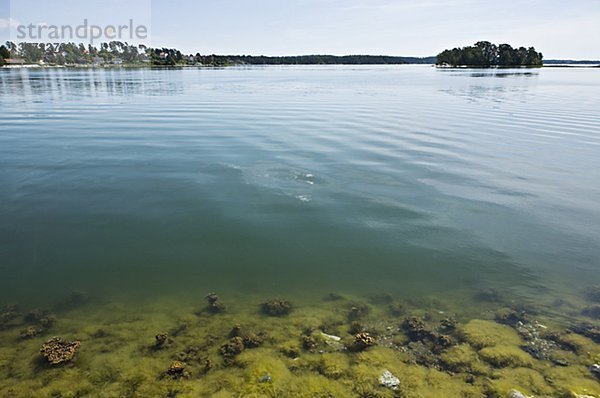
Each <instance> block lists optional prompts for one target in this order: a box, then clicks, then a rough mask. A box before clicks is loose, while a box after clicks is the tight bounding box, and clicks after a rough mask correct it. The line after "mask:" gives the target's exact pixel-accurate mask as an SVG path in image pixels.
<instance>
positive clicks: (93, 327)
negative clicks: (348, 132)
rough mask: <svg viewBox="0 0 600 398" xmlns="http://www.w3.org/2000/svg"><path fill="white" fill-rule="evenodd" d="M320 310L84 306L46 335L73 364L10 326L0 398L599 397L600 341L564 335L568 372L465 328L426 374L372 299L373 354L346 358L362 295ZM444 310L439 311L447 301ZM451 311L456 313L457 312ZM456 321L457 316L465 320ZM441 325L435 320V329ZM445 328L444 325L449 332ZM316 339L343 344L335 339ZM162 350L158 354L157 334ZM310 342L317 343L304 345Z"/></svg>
mask: <svg viewBox="0 0 600 398" xmlns="http://www.w3.org/2000/svg"><path fill="white" fill-rule="evenodd" d="M345 297H347V298H339V299H336V300H327V301H316V302H315V301H312V302H308V301H304V302H303V301H302V300H300V299H294V303H295V310H294V311H293V312H291V313H290V314H288V315H287V316H285V317H271V316H267V315H262V314H261V313H260V306H259V304H260V302H261V300H260V298H259V297H256V298H255V299H246V300H242V301H240V300H235V299H233V298H231V297H228V298H227V302H228V308H227V312H224V313H218V314H213V313H211V312H208V311H203V310H200V311H198V309H199V308H200V309H201V308H203V305H202V304H201V302H200V300H198V301H196V302H189V303H186V302H185V301H182V300H177V301H175V302H173V301H157V302H154V303H149V304H145V305H133V304H131V303H129V304H124V303H96V304H94V305H92V304H89V303H88V304H86V306H85V307H84V308H80V309H74V310H69V311H67V312H61V313H57V321H56V324H55V325H53V329H52V333H53V334H57V335H60V336H64V337H65V338H68V339H77V340H81V341H82V349H81V350H80V352H79V353H78V355H77V356H76V358H75V359H74V360H73V362H72V363H70V364H67V365H65V366H61V367H58V368H51V367H48V366H46V365H44V363H43V362H42V361H40V357H39V346H40V345H41V343H42V342H43V341H45V340H46V339H47V338H48V335H44V336H40V337H34V338H32V339H28V340H21V339H19V338H18V330H19V329H18V328H12V329H4V330H0V339H1V340H2V341H3V342H7V343H8V342H10V344H3V345H2V346H0V370H1V371H2V376H0V396H9V397H11V396H14V397H21V396H24V397H25V396H31V392H32V391H35V392H37V393H38V394H39V396H48V397H115V398H116V397H215V396H216V397H282V396H294V397H311V398H312V397H382V398H387V397H407V398H410V397H415V398H416V397H439V396H457V397H486V396H488V397H496V396H497V397H505V396H507V394H508V393H509V392H510V391H511V390H512V389H517V390H519V391H521V392H523V393H526V394H527V395H536V396H567V395H565V394H571V393H577V394H589V395H592V396H594V395H595V396H598V395H600V391H598V381H597V379H595V378H594V377H593V375H591V374H590V372H589V371H588V367H589V365H590V364H591V363H594V361H597V360H598V355H600V350H599V346H598V344H596V343H594V342H593V341H592V340H590V339H588V338H585V337H583V336H580V335H578V334H575V333H561V334H560V342H561V349H557V350H556V351H555V352H553V354H554V355H555V356H558V357H561V358H563V359H564V362H565V363H568V365H567V366H562V367H558V366H555V365H554V364H553V363H552V362H551V361H550V360H537V359H534V358H532V357H531V356H530V355H529V354H527V353H525V352H524V351H523V350H522V349H521V348H520V347H521V346H523V343H524V341H523V339H522V338H521V337H520V336H519V335H518V334H517V332H516V331H515V330H514V329H512V328H511V327H509V326H506V325H501V324H498V323H496V322H493V321H489V320H480V319H467V320H466V322H465V323H464V324H459V326H458V327H457V329H456V332H453V331H449V332H448V333H452V336H453V340H454V341H456V343H452V345H451V346H449V347H444V348H440V349H439V351H438V352H434V353H432V354H431V355H434V356H435V357H437V358H438V359H437V361H435V362H432V363H431V364H430V365H428V366H424V365H418V364H415V363H414V358H413V357H412V355H411V354H410V344H411V342H410V339H409V338H408V336H407V334H406V333H405V332H404V331H402V329H401V328H400V325H401V324H402V319H398V318H397V317H396V316H395V315H394V314H390V312H389V308H388V305H389V303H388V302H387V301H386V300H383V301H381V302H371V303H370V304H369V305H368V307H369V311H367V312H365V313H364V314H362V315H361V316H360V322H361V325H363V327H365V329H366V330H368V332H369V333H372V334H373V336H374V338H375V339H376V340H377V345H376V346H373V347H370V348H368V349H367V350H364V351H360V352H354V351H352V350H349V349H348V348H349V347H350V346H351V344H352V341H353V339H354V336H353V335H352V334H351V333H350V329H351V323H352V322H353V321H352V320H350V319H348V309H349V308H352V307H353V306H354V307H355V306H356V305H357V304H360V303H361V301H360V298H358V297H352V296H350V295H347V296H345ZM445 307H446V308H447V307H448V304H445ZM405 308H406V313H407V314H416V313H420V314H422V315H423V316H424V317H426V318H427V319H428V320H427V323H428V324H429V325H437V324H439V323H440V320H443V319H444V318H447V315H445V314H441V313H435V312H433V315H430V313H431V311H426V310H423V309H418V308H417V309H415V308H414V307H411V305H410V304H406V305H405ZM456 312H458V311H456ZM463 319H464V318H463ZM443 323H444V322H442V324H443ZM451 329H453V328H451ZM234 330H235V331H237V333H238V335H239V337H240V338H241V339H242V341H243V340H244V337H243V336H258V335H261V336H264V337H263V338H261V343H260V344H257V345H252V346H249V347H247V346H244V349H243V350H242V351H241V352H240V353H238V354H237V355H236V356H235V361H234V362H233V363H231V364H226V363H225V362H224V360H223V357H222V355H221V354H220V352H219V350H220V347H222V346H223V344H225V343H227V342H228V341H230V339H231V338H232V337H231V334H232V331H234ZM322 331H323V332H326V333H329V334H333V335H336V336H339V337H341V341H339V342H337V341H335V344H332V341H331V340H330V339H328V338H326V337H324V335H323V333H322ZM161 332H166V333H167V334H168V339H169V344H165V345H164V346H161V348H160V349H155V344H156V337H155V336H156V335H157V334H158V333H161ZM306 336H311V338H313V339H314V341H315V344H316V345H315V346H314V347H310V348H308V349H307V348H306V347H304V345H303V338H305V337H306ZM173 361H182V362H184V363H185V366H186V368H185V369H186V372H189V376H187V377H183V378H179V379H177V380H173V379H172V378H170V377H164V376H163V375H164V374H165V372H166V370H167V369H168V368H169V366H170V364H171V363H172V362H173ZM384 370H389V371H390V372H392V374H394V375H396V376H397V377H398V378H399V379H400V385H399V386H398V388H397V389H396V390H392V389H390V388H386V387H384V386H381V385H379V382H378V379H379V376H380V375H381V374H382V373H383V371H384Z"/></svg>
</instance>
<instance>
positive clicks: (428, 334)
mask: <svg viewBox="0 0 600 398" xmlns="http://www.w3.org/2000/svg"><path fill="white" fill-rule="evenodd" d="M402 326H403V328H404V330H405V331H406V334H407V335H408V337H409V338H410V339H411V340H412V341H422V340H427V339H432V338H434V337H435V334H434V332H433V330H432V329H431V328H430V327H429V326H428V325H427V324H426V323H425V321H424V320H423V319H422V318H419V317H416V316H411V317H410V318H407V319H406V320H405V321H404V323H403V325H402Z"/></svg>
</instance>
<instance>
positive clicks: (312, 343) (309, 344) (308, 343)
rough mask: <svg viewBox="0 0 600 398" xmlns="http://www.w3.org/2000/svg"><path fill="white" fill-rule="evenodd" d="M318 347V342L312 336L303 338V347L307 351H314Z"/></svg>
mask: <svg viewBox="0 0 600 398" xmlns="http://www.w3.org/2000/svg"><path fill="white" fill-rule="evenodd" d="M316 346H317V341H316V340H315V339H314V338H313V337H312V336H302V347H303V348H304V349H305V350H312V349H313V348H315V347H316Z"/></svg>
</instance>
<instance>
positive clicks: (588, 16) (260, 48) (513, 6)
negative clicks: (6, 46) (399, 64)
mask: <svg viewBox="0 0 600 398" xmlns="http://www.w3.org/2000/svg"><path fill="white" fill-rule="evenodd" d="M11 16H12V17H13V18H14V20H13V21H11V20H10V18H11ZM83 16H85V17H88V18H89V19H90V20H94V21H96V22H97V23H99V24H109V23H115V24H117V23H121V19H122V18H124V17H126V19H128V18H129V17H131V18H134V19H136V20H141V21H142V22H143V23H150V22H151V25H150V27H151V40H150V43H149V44H151V45H160V46H166V47H177V48H180V49H182V50H184V51H185V52H194V53H195V52H198V51H199V52H201V53H203V54H205V53H218V54H256V55H258V54H265V55H291V54H323V53H327V54H340V55H341V54H387V55H413V56H427V55H435V54H437V53H438V52H439V51H441V50H443V49H445V48H449V47H455V46H464V45H468V44H472V43H473V42H475V41H478V40H489V41H493V42H497V43H499V42H503V43H504V42H506V43H510V44H513V45H527V46H529V45H533V46H535V47H536V48H537V49H538V50H539V51H542V52H543V53H544V54H545V56H546V57H547V58H573V59H583V58H586V59H590V58H593V59H599V58H600V40H599V39H598V38H600V0H570V1H563V0H560V1H558V0H523V1H515V0H504V1H502V2H500V1H488V0H477V1H476V0H414V1H407V0H360V1H359V0H170V1H166V0H127V1H126V0H118V1H117V0H104V1H97V0H87V1H86V0H56V1H48V0H12V5H11V0H0V39H1V40H2V41H5V40H6V39H7V38H8V32H9V25H11V24H16V23H23V22H24V21H27V22H28V23H29V22H33V23H49V24H59V23H65V22H64V21H65V20H66V19H68V18H73V19H72V20H70V21H69V23H76V22H75V21H77V22H81V19H82V17H83ZM120 18H121V19H120Z"/></svg>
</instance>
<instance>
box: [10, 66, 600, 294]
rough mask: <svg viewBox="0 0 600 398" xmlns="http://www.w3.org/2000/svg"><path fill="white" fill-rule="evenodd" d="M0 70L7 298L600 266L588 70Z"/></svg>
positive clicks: (599, 94) (589, 270)
mask: <svg viewBox="0 0 600 398" xmlns="http://www.w3.org/2000/svg"><path fill="white" fill-rule="evenodd" d="M0 77H1V83H0V87H1V92H2V94H1V96H0V103H1V106H2V125H3V128H2V130H3V132H2V134H1V135H0V151H1V152H0V159H1V160H0V162H1V169H0V170H1V171H0V184H1V185H0V203H1V207H0V220H1V221H0V227H1V230H0V231H1V233H2V235H1V242H2V245H1V248H2V250H1V252H0V253H1V254H0V255H1V261H0V263H1V264H2V273H3V278H2V280H1V282H0V285H1V286H0V289H1V291H2V298H3V299H5V300H14V299H19V300H23V299H24V298H25V297H29V298H33V297H36V296H37V295H39V294H41V295H42V296H43V295H46V294H52V292H60V291H62V290H69V289H84V290H90V289H101V290H103V291H104V293H110V292H113V293H114V292H115V291H119V292H124V291H130V292H133V291H138V292H141V293H142V294H153V295H154V294H156V290H157V289H159V290H164V291H165V292H166V293H168V292H169V291H173V290H174V289H181V288H187V286H189V285H192V284H201V285H209V286H213V287H214V288H217V289H222V288H226V287H231V288H233V289H236V290H248V291H254V290H256V289H261V290H267V291H268V290H272V289H275V290H277V289H281V290H284V291H289V290H290V289H291V290H298V291H306V290H307V289H308V290H310V289H315V288H322V289H325V290H327V289H335V290H340V289H341V290H344V289H366V290H369V289H371V290H373V289H383V290H400V291H402V290H406V289H408V290H416V291H420V290H423V289H425V290H429V289H439V288H445V289H448V288H452V287H453V286H454V287H458V286H459V285H461V284H465V283H466V284H468V285H470V284H472V283H474V282H475V283H479V282H489V281H494V282H497V283H500V282H501V281H504V280H505V281H506V282H508V283H511V284H512V283H525V284H530V283H535V284H538V283H542V284H548V281H547V280H545V279H546V278H547V277H548V275H553V276H556V277H558V276H560V277H561V278H563V277H568V278H569V280H570V281H572V282H573V283H577V282H578V281H586V280H588V278H590V277H593V276H595V275H596V273H597V270H598V266H599V259H600V205H599V203H600V185H599V184H598V181H600V156H598V155H600V146H599V145H600V116H598V108H597V105H598V103H599V100H600V90H599V88H600V76H599V75H598V71H596V70H592V69H589V70H570V69H549V70H533V71H531V70H523V71H521V70H514V71H513V70H508V71H505V70H502V71H489V72H488V71H481V72H479V71H477V72H473V71H447V70H443V71H442V70H435V69H434V68H431V67H424V66H405V67H300V68H297V67H283V68H247V69H246V68H244V69H242V68H233V69H225V70H75V71H73V70H41V71H31V70H23V71H2V74H0ZM48 284H51V285H52V287H53V288H52V289H44V286H47V285H48ZM182 285H183V286H185V287H183V286H182ZM548 286H549V285H548Z"/></svg>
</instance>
